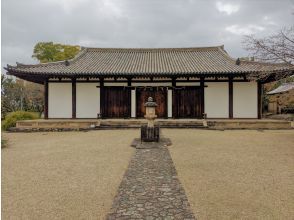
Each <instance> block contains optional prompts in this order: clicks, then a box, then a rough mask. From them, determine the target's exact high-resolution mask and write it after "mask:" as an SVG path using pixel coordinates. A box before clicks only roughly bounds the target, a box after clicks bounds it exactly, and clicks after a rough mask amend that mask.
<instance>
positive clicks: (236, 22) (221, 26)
mask: <svg viewBox="0 0 294 220" xmlns="http://www.w3.org/2000/svg"><path fill="white" fill-rule="evenodd" d="M293 23H294V0H230V1H229V0H228V1H227V0H2V67H3V66H6V64H7V63H8V64H15V62H16V61H18V62H22V63H36V61H35V60H33V59H32V58H31V55H32V52H33V47H34V45H35V44H36V43H37V42H40V41H53V42H58V43H63V44H74V45H81V46H91V47H195V46H196V47H197V46H215V45H222V44H224V45H225V49H226V50H227V51H228V52H229V54H230V55H231V56H233V57H241V56H247V55H248V53H247V52H246V51H244V50H243V49H242V45H241V41H242V36H243V35H244V34H255V35H256V36H265V35H269V34H271V33H273V32H275V31H276V30H279V29H281V28H282V27H287V26H290V25H293Z"/></svg>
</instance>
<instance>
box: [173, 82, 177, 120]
mask: <svg viewBox="0 0 294 220" xmlns="http://www.w3.org/2000/svg"><path fill="white" fill-rule="evenodd" d="M176 86H177V78H176V77H173V78H172V118H176V112H175V109H176V107H175V106H176V103H175V92H174V90H175V87H176Z"/></svg>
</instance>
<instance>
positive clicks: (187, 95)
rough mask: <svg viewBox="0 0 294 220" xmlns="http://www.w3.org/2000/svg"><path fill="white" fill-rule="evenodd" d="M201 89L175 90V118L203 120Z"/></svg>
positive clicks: (186, 88)
mask: <svg viewBox="0 0 294 220" xmlns="http://www.w3.org/2000/svg"><path fill="white" fill-rule="evenodd" d="M201 97H202V94H201V89H200V87H183V88H175V89H174V90H173V117H175V118H202V112H201Z"/></svg>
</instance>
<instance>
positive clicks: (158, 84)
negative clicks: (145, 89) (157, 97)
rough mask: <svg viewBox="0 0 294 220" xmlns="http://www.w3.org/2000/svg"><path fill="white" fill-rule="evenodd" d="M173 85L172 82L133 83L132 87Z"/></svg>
mask: <svg viewBox="0 0 294 220" xmlns="http://www.w3.org/2000/svg"><path fill="white" fill-rule="evenodd" d="M171 85H172V83H171V82H170V83H169V82H150V81H149V82H140V83H138V82H132V86H171Z"/></svg>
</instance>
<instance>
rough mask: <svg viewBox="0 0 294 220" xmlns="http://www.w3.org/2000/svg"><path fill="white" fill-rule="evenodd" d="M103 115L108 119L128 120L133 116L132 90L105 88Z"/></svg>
mask: <svg viewBox="0 0 294 220" xmlns="http://www.w3.org/2000/svg"><path fill="white" fill-rule="evenodd" d="M103 89H104V92H103V100H104V105H103V115H104V117H106V118H126V117H127V118H128V117H130V116H131V112H130V102H131V100H130V99H131V94H130V93H131V90H130V88H127V87H117V86H115V87H104V88H103Z"/></svg>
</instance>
